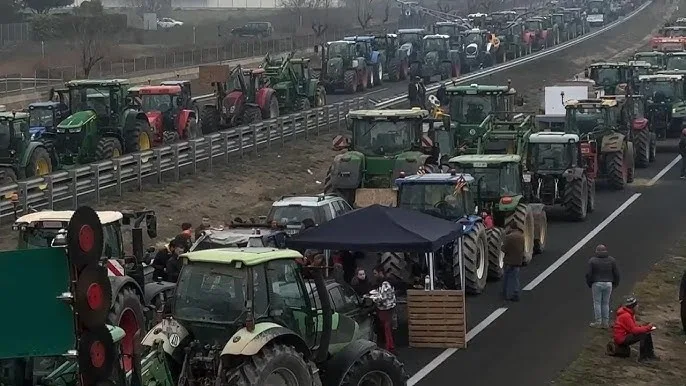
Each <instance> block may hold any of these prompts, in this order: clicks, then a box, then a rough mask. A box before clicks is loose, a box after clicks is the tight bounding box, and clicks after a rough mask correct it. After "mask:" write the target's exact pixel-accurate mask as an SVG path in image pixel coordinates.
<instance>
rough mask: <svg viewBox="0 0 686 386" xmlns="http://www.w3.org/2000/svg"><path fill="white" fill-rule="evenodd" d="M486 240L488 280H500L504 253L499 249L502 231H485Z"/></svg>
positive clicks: (497, 229) (495, 229)
mask: <svg viewBox="0 0 686 386" xmlns="http://www.w3.org/2000/svg"><path fill="white" fill-rule="evenodd" d="M486 239H487V240H488V278H489V279H492V280H500V279H501V278H502V277H503V267H504V261H503V259H504V258H505V252H503V251H502V249H501V248H502V246H503V229H502V228H497V227H494V228H490V229H486Z"/></svg>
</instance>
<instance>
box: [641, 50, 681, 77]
mask: <svg viewBox="0 0 686 386" xmlns="http://www.w3.org/2000/svg"><path fill="white" fill-rule="evenodd" d="M665 70H667V71H670V70H681V71H686V52H683V51H682V52H668V53H667V54H665ZM646 75H647V74H646Z"/></svg>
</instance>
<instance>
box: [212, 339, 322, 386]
mask: <svg viewBox="0 0 686 386" xmlns="http://www.w3.org/2000/svg"><path fill="white" fill-rule="evenodd" d="M280 371H281V372H284V373H285V374H284V375H286V374H288V375H287V376H288V378H292V381H293V384H295V385H312V384H313V382H314V380H313V374H312V373H311V372H310V366H309V365H308V364H307V362H306V361H305V358H304V357H303V354H302V353H301V352H298V351H297V350H296V349H295V348H294V347H292V346H288V345H285V344H280V343H277V342H275V343H273V344H268V345H267V346H265V347H263V348H262V350H260V351H259V352H258V353H257V354H255V355H252V356H249V357H246V358H245V360H244V362H243V364H242V365H241V366H236V367H233V368H231V369H229V370H228V371H227V372H226V373H225V374H223V376H224V377H225V378H224V382H221V383H220V384H222V385H236V386H244V385H245V386H247V385H251V386H271V382H270V383H267V380H268V379H273V374H274V375H275V374H279V372H280ZM316 376H317V375H314V377H316ZM289 383H290V382H289Z"/></svg>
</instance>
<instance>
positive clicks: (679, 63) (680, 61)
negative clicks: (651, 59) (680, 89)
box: [665, 51, 686, 71]
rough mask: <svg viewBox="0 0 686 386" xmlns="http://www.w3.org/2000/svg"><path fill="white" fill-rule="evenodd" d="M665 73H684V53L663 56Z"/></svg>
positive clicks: (685, 67) (685, 64) (685, 57)
mask: <svg viewBox="0 0 686 386" xmlns="http://www.w3.org/2000/svg"><path fill="white" fill-rule="evenodd" d="M665 70H666V71H686V52H684V51H680V52H668V53H666V54H665Z"/></svg>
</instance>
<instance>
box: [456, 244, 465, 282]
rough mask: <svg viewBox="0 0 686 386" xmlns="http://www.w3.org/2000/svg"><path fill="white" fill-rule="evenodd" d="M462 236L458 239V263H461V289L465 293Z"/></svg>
mask: <svg viewBox="0 0 686 386" xmlns="http://www.w3.org/2000/svg"><path fill="white" fill-rule="evenodd" d="M462 240H463V238H462V236H460V238H458V239H457V253H458V259H459V260H458V261H459V262H460V289H461V290H463V291H464V258H463V255H462Z"/></svg>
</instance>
